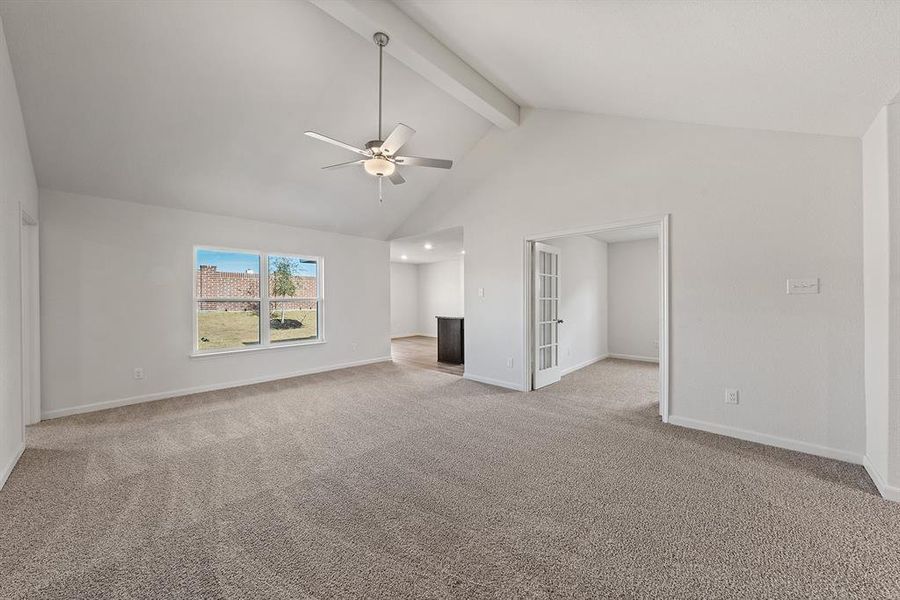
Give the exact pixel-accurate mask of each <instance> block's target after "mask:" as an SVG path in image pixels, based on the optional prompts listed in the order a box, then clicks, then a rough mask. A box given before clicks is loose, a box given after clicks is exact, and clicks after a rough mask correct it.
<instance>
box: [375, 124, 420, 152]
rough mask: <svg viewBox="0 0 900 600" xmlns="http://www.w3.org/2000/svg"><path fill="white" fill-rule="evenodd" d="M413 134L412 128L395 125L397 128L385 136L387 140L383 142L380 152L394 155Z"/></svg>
mask: <svg viewBox="0 0 900 600" xmlns="http://www.w3.org/2000/svg"><path fill="white" fill-rule="evenodd" d="M415 132H416V130H415V129H413V128H412V127H409V126H407V125H404V124H403V123H397V126H396V127H394V130H393V131H392V132H391V134H390V135H389V136H387V139H386V140H384V143H383V144H382V145H381V151H382V152H384V153H385V154H387V155H393V154H395V153H396V152H397V150H399V149H400V148H401V147H402V146H403V144H405V143H406V142H408V141H409V138H411V137H412V136H413V134H414V133H415Z"/></svg>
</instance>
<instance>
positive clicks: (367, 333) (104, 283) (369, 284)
mask: <svg viewBox="0 0 900 600" xmlns="http://www.w3.org/2000/svg"><path fill="white" fill-rule="evenodd" d="M40 202H41V218H42V223H41V225H42V231H41V240H40V241H41V256H42V269H41V286H42V291H43V301H42V311H43V315H42V316H43V323H42V347H43V350H44V352H43V362H42V366H43V379H42V384H43V410H44V412H45V414H49V415H50V416H58V415H61V414H65V413H68V412H72V411H77V410H81V409H84V408H86V407H92V408H98V407H103V406H105V405H104V403H113V404H114V403H120V402H129V401H140V400H143V399H148V398H156V397H161V396H168V395H175V394H180V393H183V392H184V391H189V390H193V389H204V388H212V387H219V386H225V385H229V384H235V383H240V382H244V381H249V380H256V379H267V378H269V379H271V378H278V377H283V376H290V375H292V374H299V373H303V372H308V371H315V370H324V369H328V368H332V367H339V366H343V365H349V364H354V363H360V362H365V361H374V360H379V359H387V358H389V357H390V317H389V314H390V298H389V294H390V292H389V280H390V275H389V269H388V264H389V262H388V260H389V259H388V244H387V242H382V241H377V240H371V239H364V238H358V237H352V236H345V235H338V234H333V233H325V232H320V231H313V230H308V229H298V228H293V227H286V226H279V225H272V224H268V223H262V222H257V221H248V220H243V219H236V218H230V217H220V216H214V215H208V214H202V213H196V212H188V211H183V210H176V209H169V208H162V207H157V206H150V205H143V204H134V203H130V202H121V201H118V200H107V199H100V198H92V197H87V196H77V195H73V194H65V193H60V192H51V191H46V190H41V198H40ZM195 244H197V245H208V246H224V247H230V248H247V249H259V250H266V251H274V252H287V253H295V254H309V255H317V256H323V257H324V259H325V270H324V278H325V314H324V319H325V335H326V339H327V342H326V343H324V344H317V345H309V346H302V347H292V348H278V349H270V350H260V351H255V352H246V353H242V354H231V355H220V356H208V357H202V358H190V356H189V355H190V354H191V350H192V347H191V346H192V311H193V306H192V300H191V296H192V294H191V285H192V268H193V256H192V254H193V246H194V245H195ZM354 344H355V346H354ZM135 367H142V368H143V369H144V372H145V375H146V378H145V379H143V380H135V379H133V377H132V370H133V369H134V368H135Z"/></svg>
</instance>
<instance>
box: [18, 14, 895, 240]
mask: <svg viewBox="0 0 900 600" xmlns="http://www.w3.org/2000/svg"><path fill="white" fill-rule="evenodd" d="M396 5H397V6H399V7H400V9H401V10H402V11H403V12H405V13H406V14H407V15H409V16H410V17H411V18H412V19H413V20H414V21H416V22H417V23H418V24H419V25H420V26H422V27H423V28H424V29H426V30H427V31H428V32H430V33H431V34H432V35H433V36H435V37H436V38H437V39H438V40H439V41H440V42H442V43H443V44H444V45H446V46H447V47H448V48H449V49H450V50H451V51H453V52H454V53H456V54H457V55H458V56H460V57H461V58H462V59H463V60H464V61H466V62H467V63H468V64H469V65H471V66H472V67H474V68H475V70H477V71H478V72H479V73H481V74H482V75H483V76H485V77H486V78H487V79H488V80H489V81H490V82H491V83H493V84H494V85H496V86H497V87H498V88H499V89H500V90H502V91H503V92H505V93H506V94H507V95H508V96H509V97H510V98H512V99H513V100H515V101H517V102H518V103H519V104H521V105H522V106H533V107H538V108H551V109H562V110H574V111H581V112H591V113H607V114H618V115H626V116H635V117H646V118H656V119H667V120H675V121H684V122H692V123H705V124H713V125H725V126H734V127H750V128H760V129H776V130H785V131H797V132H805V133H818V134H834V135H847V136H860V135H861V134H862V133H863V132H864V131H865V129H866V127H867V126H868V125H869V123H870V122H871V120H872V118H873V117H874V115H875V113H876V112H877V111H878V109H879V108H880V107H881V106H882V105H883V104H885V103H887V102H889V101H890V100H891V99H892V98H893V97H894V96H895V95H896V94H897V93H898V91H900V2H896V1H892V0H858V1H850V0H848V1H834V2H818V1H816V2H812V1H806V0H784V1H782V0H777V1H774V0H759V1H743V0H735V1H732V2H714V1H701V2H694V1H691V2H688V1H684V2H671V1H668V0H665V1H662V0H660V1H657V0H645V1H641V2H634V1H631V0H628V1H620V0H607V1H603V2H595V1H583V0H573V1H569V2H560V1H544V2H538V1H534V0H502V1H501V0H397V1H396ZM0 17H2V19H3V24H4V29H5V32H6V36H7V41H8V44H9V50H10V56H11V59H12V64H13V68H14V72H15V76H16V83H17V86H18V90H19V95H20V99H21V102H22V107H23V112H24V116H25V121H26V129H27V131H28V137H29V143H30V146H31V152H32V157H33V160H34V166H35V170H36V173H37V177H38V183H39V185H40V186H41V187H44V188H50V189H57V190H63V191H69V192H75V193H81V194H90V195H96V196H102V197H109V198H117V199H121V200H130V201H135V202H143V203H149V204H158V205H163V206H170V207H177V208H186V209H192V210H199V211H205V212H211V213H217V214H227V215H233V216H238V217H244V218H251V219H258V220H263V221H272V222H278V223H284V224H289V225H296V226H301V227H310V228H315V229H321V230H326V231H338V232H342V233H349V234H356V235H364V236H369V237H376V238H381V239H384V238H387V237H388V236H389V235H390V234H391V232H393V231H395V230H397V229H398V227H399V226H400V225H401V224H402V223H403V222H404V221H405V220H406V219H407V218H408V216H409V215H410V214H411V213H412V212H413V211H414V210H415V209H416V208H417V206H419V205H420V204H421V203H422V202H423V201H424V200H425V199H426V198H427V197H428V196H429V195H431V193H432V192H433V191H434V190H435V189H436V188H437V187H438V186H440V185H441V184H442V182H444V181H445V180H446V178H447V177H453V174H452V172H450V173H448V172H445V171H439V170H434V169H424V168H421V169H407V170H406V172H405V173H404V175H405V176H406V179H407V183H405V184H404V185H402V186H398V187H393V186H391V185H387V186H386V191H385V200H384V203H383V204H380V203H379V202H378V200H377V195H376V182H375V180H374V178H372V177H370V176H367V175H365V174H364V173H363V172H362V170H361V169H348V170H341V171H322V170H321V169H320V167H321V166H323V165H327V164H332V163H338V162H343V161H347V160H351V159H353V158H354V157H355V155H353V154H350V153H348V152H345V151H344V150H341V149H339V148H334V147H330V146H327V145H325V144H322V143H320V142H316V141H314V140H311V139H309V138H307V137H305V136H304V135H303V132H304V131H305V130H307V129H314V130H317V131H320V132H323V133H325V134H328V135H331V136H333V137H336V138H338V139H341V140H344V141H346V142H349V143H352V144H355V145H363V144H364V143H365V142H366V141H367V140H370V139H373V138H374V137H376V135H375V128H376V117H377V108H376V107H377V101H376V98H377V96H376V93H377V75H376V66H377V55H376V51H375V46H374V45H373V44H372V42H371V41H370V40H368V39H364V38H363V37H361V36H360V35H358V34H357V33H355V32H354V31H352V30H351V29H350V28H349V27H347V26H345V25H344V24H342V23H340V22H338V21H337V20H335V19H333V18H332V17H330V16H328V15H327V14H326V13H325V12H323V11H322V10H320V9H319V8H317V7H316V6H313V5H312V4H310V3H308V2H306V1H304V0H271V1H267V2H257V1H252V0H237V1H234V2H220V1H210V2H204V1H199V0H195V1H190V0H173V1H167V2H157V1H149V0H133V1H129V2H100V1H84V0H70V1H67V2H38V1H25V2H23V1H19V0H3V1H0ZM388 51H389V52H388V54H387V55H386V59H385V92H384V101H385V122H386V123H387V126H386V127H391V126H393V124H394V123H397V122H403V123H406V124H407V125H410V126H411V127H413V128H415V129H416V130H417V131H418V133H417V134H416V135H415V137H414V138H413V140H412V141H411V142H410V143H409V145H408V146H407V147H406V148H405V149H404V150H405V151H406V153H408V154H413V155H423V156H434V157H445V158H451V159H454V160H459V159H461V158H462V157H463V156H464V155H465V154H466V153H467V152H468V150H469V149H471V148H472V147H473V146H474V145H475V144H476V143H477V141H478V140H479V139H481V137H482V136H483V135H484V134H485V133H486V132H487V130H488V129H489V127H490V124H489V122H488V121H486V120H485V119H484V118H482V117H481V116H479V115H478V114H476V113H475V112H473V111H472V110H471V109H469V108H467V107H466V106H464V105H463V104H461V103H460V102H458V101H457V100H455V99H454V98H453V97H451V96H450V95H448V94H447V93H445V92H444V91H442V90H441V89H439V88H438V87H436V86H435V85H433V84H432V83H431V82H430V81H427V80H426V79H424V78H423V77H421V76H420V75H418V74H417V73H416V72H413V71H412V70H410V69H409V68H407V67H406V66H405V65H404V64H402V63H400V62H399V61H397V60H395V59H394V58H392V57H391V56H390V46H389V47H388Z"/></svg>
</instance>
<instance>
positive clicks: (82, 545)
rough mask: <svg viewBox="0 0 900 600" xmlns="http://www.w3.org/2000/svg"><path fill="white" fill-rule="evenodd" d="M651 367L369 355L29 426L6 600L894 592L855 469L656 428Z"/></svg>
mask: <svg viewBox="0 0 900 600" xmlns="http://www.w3.org/2000/svg"><path fill="white" fill-rule="evenodd" d="M655 393H656V370H655V367H654V366H651V365H644V364H639V363H629V362H625V361H616V360H606V361H603V362H601V363H597V364H595V365H592V366H590V367H587V368H585V369H582V370H581V371H578V372H576V373H573V374H572V375H570V376H568V377H566V378H564V379H563V381H562V382H561V383H559V384H557V385H554V386H552V387H550V388H545V389H544V390H542V391H538V392H535V393H531V394H522V393H516V392H509V391H504V390H500V389H498V388H494V387H490V386H487V385H482V384H479V383H474V382H470V381H465V380H462V379H460V378H458V377H455V376H452V375H447V374H443V373H437V372H434V371H426V370H421V369H416V368H413V367H405V366H398V365H394V364H390V363H387V364H379V365H371V366H366V367H360V368H355V369H348V370H344V371H337V372H331V373H323V374H319V375H312V376H308V377H303V378H297V379H291V380H285V381H280V382H274V383H267V384H260V385H254V386H249V387H244V388H239V389H233V390H227V391H219V392H211V393H205V394H197V395H193V396H188V397H184V398H178V399H172V400H164V401H159V402H152V403H147V404H143V405H137V406H132V407H126V408H119V409H113V410H108V411H104V412H100V413H94V414H89V415H81V416H75V417H67V418H63V419H58V420H54V421H49V422H46V423H43V424H40V425H37V426H34V427H31V428H29V432H28V439H27V449H26V451H25V454H24V455H23V457H22V459H21V462H20V463H19V466H18V467H16V469H15V470H14V472H13V473H12V475H11V477H10V479H9V482H8V484H7V487H6V488H5V489H4V490H3V491H2V492H0V596H2V597H4V598H66V599H71V598H185V599H186V598H192V599H193V598H275V599H278V598H367V599H368V598H450V597H452V598H569V597H577V598H703V599H713V598H900V504H892V503H889V502H886V501H884V500H882V499H881V498H880V497H878V496H877V493H876V492H875V489H874V487H873V485H872V483H871V481H870V480H869V479H868V477H867V476H866V474H865V472H864V471H863V469H862V468H861V467H858V466H854V465H849V464H845V463H841V462H837V461H832V460H827V459H822V458H816V457H813V456H808V455H804V454H799V453H795V452H789V451H785V450H778V449H774V448H767V447H764V446H760V445H757V444H752V443H747V442H741V441H737V440H733V439H729V438H726V437H721V436H716V435H712V434H707V433H702V432H697V431H691V430H688V429H683V428H679V427H675V426H666V425H662V424H661V423H660V422H659V420H658V418H657V417H656V415H655V414H654V413H655V405H654V404H653V399H654V398H655Z"/></svg>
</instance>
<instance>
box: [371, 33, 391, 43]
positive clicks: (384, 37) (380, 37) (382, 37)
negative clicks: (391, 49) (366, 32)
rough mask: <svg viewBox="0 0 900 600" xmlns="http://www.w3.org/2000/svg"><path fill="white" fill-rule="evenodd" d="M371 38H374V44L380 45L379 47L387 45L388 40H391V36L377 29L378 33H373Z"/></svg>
mask: <svg viewBox="0 0 900 600" xmlns="http://www.w3.org/2000/svg"><path fill="white" fill-rule="evenodd" d="M372 39H373V40H375V45H376V46H381V47H384V46H387V45H388V42H389V41H391V38H390V37H388V34H386V33H384V32H381V31H379V32H378V33H376V34H375V35H373V36H372Z"/></svg>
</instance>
